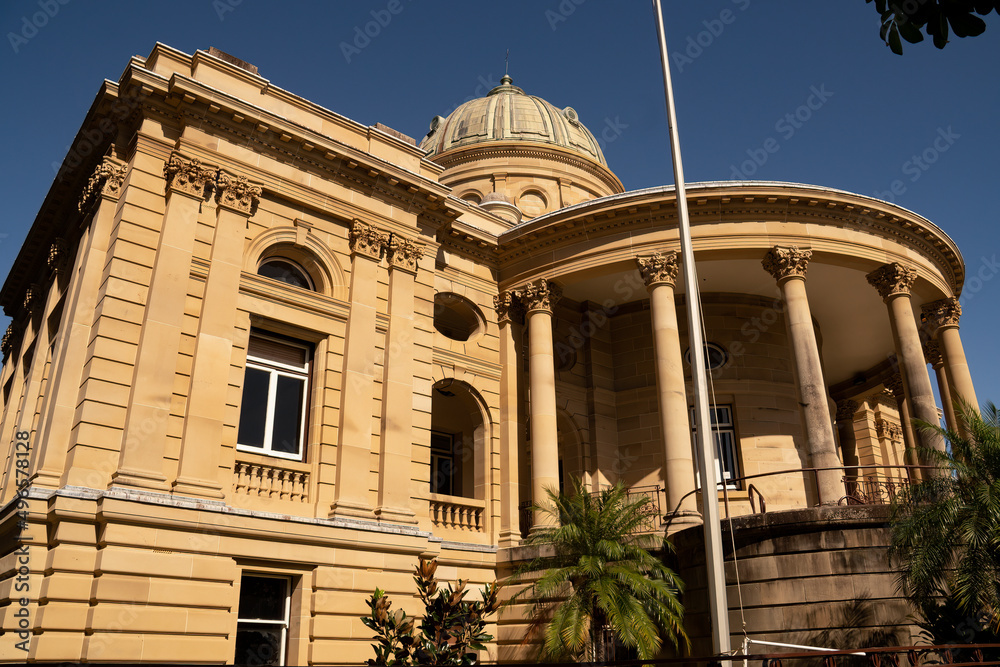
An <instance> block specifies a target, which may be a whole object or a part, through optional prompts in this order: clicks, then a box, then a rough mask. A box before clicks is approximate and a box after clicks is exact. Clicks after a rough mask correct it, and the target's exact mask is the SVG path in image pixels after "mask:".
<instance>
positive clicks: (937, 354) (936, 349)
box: [924, 340, 944, 370]
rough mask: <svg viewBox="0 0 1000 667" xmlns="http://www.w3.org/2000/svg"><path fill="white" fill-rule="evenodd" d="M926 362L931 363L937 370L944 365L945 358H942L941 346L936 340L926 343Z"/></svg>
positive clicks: (926, 341)
mask: <svg viewBox="0 0 1000 667" xmlns="http://www.w3.org/2000/svg"><path fill="white" fill-rule="evenodd" d="M924 361H926V362H927V363H929V364H930V365H931V367H932V368H934V369H935V370H937V369H938V368H939V367H940V366H941V365H943V364H944V357H942V356H941V346H939V345H938V342H937V341H936V340H925V341H924Z"/></svg>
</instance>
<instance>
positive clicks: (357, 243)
mask: <svg viewBox="0 0 1000 667" xmlns="http://www.w3.org/2000/svg"><path fill="white" fill-rule="evenodd" d="M388 242H389V235H388V234H383V233H381V232H379V231H378V230H377V229H375V228H374V227H372V226H371V225H368V224H365V223H363V222H361V221H360V220H355V221H354V222H353V223H352V224H351V235H350V243H351V252H352V253H354V254H356V255H364V256H366V257H371V258H372V259H382V251H383V250H385V247H386V245H387V244H388Z"/></svg>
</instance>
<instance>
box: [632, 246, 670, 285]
mask: <svg viewBox="0 0 1000 667" xmlns="http://www.w3.org/2000/svg"><path fill="white" fill-rule="evenodd" d="M635 263H636V264H638V265H639V273H640V274H641V275H642V280H643V282H644V283H646V287H652V286H653V285H670V286H671V287H673V286H674V284H675V283H676V282H677V271H678V269H679V263H678V261H677V253H676V252H673V251H671V252H667V253H662V252H657V253H653V254H652V255H650V256H649V257H636V258H635Z"/></svg>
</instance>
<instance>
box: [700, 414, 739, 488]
mask: <svg viewBox="0 0 1000 667" xmlns="http://www.w3.org/2000/svg"><path fill="white" fill-rule="evenodd" d="M708 410H709V418H710V419H711V420H712V434H713V436H714V437H713V438H712V442H713V450H714V453H715V457H714V458H715V474H716V475H717V478H718V480H719V483H718V488H719V490H720V491H721V490H722V489H723V485H724V486H725V488H726V489H728V490H730V491H733V490H739V489H740V488H742V487H741V486H740V483H739V482H734V481H732V480H733V479H735V478H738V477H740V455H739V454H740V453H739V445H738V443H737V439H736V420H735V418H734V416H733V415H734V414H735V410H734V409H733V406H732V404H731V403H719V404H716V405H710V406H709V409H708ZM719 410H725V411H727V412H728V413H729V421H728V422H717V421H716V419H715V416H716V412H717V411H719ZM688 415H689V417H690V419H691V449H692V451H693V452H694V476H695V486H696V488H698V489H700V488H701V466H700V465H699V461H700V458H699V456H698V450H699V447H698V444H697V440H696V436H697V434H698V425H697V424H696V423H695V419H694V408H693V407H692V408H689V410H688ZM720 433H727V434H729V442H730V443H731V446H730V448H729V454H730V456H731V458H732V461H733V470H732V473H733V474H732V475H726V471H725V470H724V469H723V467H722V461H721V460H720V459H719V454H720V450H721V449H722V448H721V446H720V444H719V438H718V435H719V434H720Z"/></svg>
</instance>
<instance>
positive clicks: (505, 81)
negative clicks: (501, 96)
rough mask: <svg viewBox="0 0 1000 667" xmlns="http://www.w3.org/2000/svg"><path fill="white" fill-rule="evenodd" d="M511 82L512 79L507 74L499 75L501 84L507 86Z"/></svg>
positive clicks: (512, 81)
mask: <svg viewBox="0 0 1000 667" xmlns="http://www.w3.org/2000/svg"><path fill="white" fill-rule="evenodd" d="M512 83H514V79H512V78H510V75H509V74H504V75H503V76H502V77H500V85H501V86H509V85H511V84H512Z"/></svg>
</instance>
